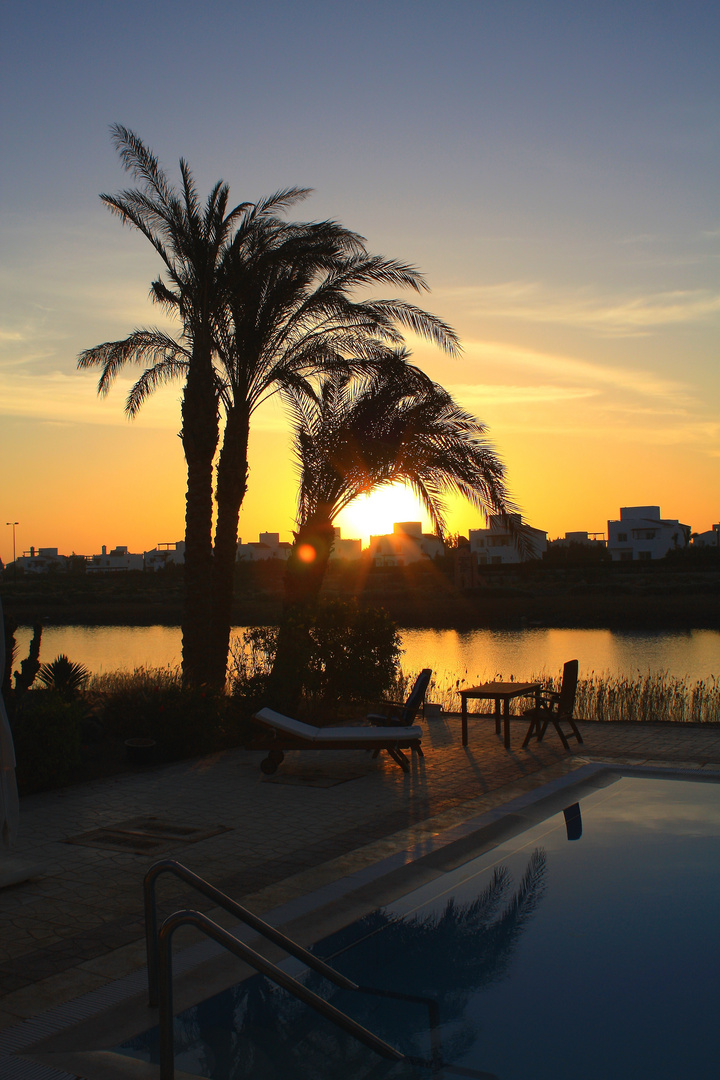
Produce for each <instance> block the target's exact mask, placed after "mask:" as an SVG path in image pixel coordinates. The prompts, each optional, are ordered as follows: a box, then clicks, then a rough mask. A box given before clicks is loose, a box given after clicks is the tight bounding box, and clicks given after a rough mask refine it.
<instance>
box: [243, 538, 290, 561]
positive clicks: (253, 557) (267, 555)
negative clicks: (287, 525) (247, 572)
mask: <svg viewBox="0 0 720 1080" xmlns="http://www.w3.org/2000/svg"><path fill="white" fill-rule="evenodd" d="M291 551H292V544H290V543H289V542H288V541H287V540H281V539H280V533H271V532H264V533H260V535H259V537H258V540H257V541H256V542H253V541H251V542H250V543H249V544H243V542H242V539H241V538H240V537H238V545H237V553H236V555H235V559H236V561H237V562H265V560H266V559H283V560H287V559H289V558H290V552H291Z"/></svg>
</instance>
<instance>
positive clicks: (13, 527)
mask: <svg viewBox="0 0 720 1080" xmlns="http://www.w3.org/2000/svg"><path fill="white" fill-rule="evenodd" d="M5 524H6V525H12V531H13V566H15V526H16V525H19V524H20V522H19V521H6V522H5ZM15 569H17V567H15Z"/></svg>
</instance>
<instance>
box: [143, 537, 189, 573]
mask: <svg viewBox="0 0 720 1080" xmlns="http://www.w3.org/2000/svg"><path fill="white" fill-rule="evenodd" d="M143 559H144V560H145V569H146V570H152V571H155V570H163V569H164V568H165V567H166V566H173V565H175V566H178V565H182V564H183V563H184V562H185V541H184V540H177V541H176V542H175V543H174V544H158V545H157V547H154V548H153V549H152V551H145V552H143Z"/></svg>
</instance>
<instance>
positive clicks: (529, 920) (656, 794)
mask: <svg viewBox="0 0 720 1080" xmlns="http://www.w3.org/2000/svg"><path fill="white" fill-rule="evenodd" d="M579 813H580V815H581V820H580V819H579V818H578V813H577V811H575V812H574V813H573V812H571V813H569V814H568V815H563V814H562V813H560V814H556V815H555V816H553V817H550V818H548V819H547V820H546V821H544V822H542V823H541V824H539V825H536V826H534V827H533V828H531V829H529V830H528V831H526V832H524V833H522V834H521V835H518V836H516V837H514V838H513V839H512V840H511V841H509V842H507V843H505V844H502V845H501V846H499V847H497V848H495V849H493V850H492V851H490V852H487V853H485V854H484V855H482V856H480V857H478V858H476V859H474V860H472V861H471V862H468V863H465V864H464V865H463V866H461V867H459V868H458V869H456V870H454V871H452V872H450V873H447V874H445V875H443V876H442V877H441V878H438V879H437V880H435V881H434V882H432V883H431V884H429V885H425V886H423V887H422V888H420V889H417V890H415V891H414V892H412V893H409V894H408V895H406V896H405V897H403V898H402V899H401V900H399V901H396V902H393V903H392V904H391V905H389V906H387V907H385V908H382V909H379V910H377V911H375V912H373V913H371V914H370V915H367V916H366V917H365V918H363V919H361V920H359V921H358V922H356V923H354V924H353V925H352V926H350V927H347V928H345V929H344V930H342V931H341V932H340V933H338V934H334V935H333V936H332V937H329V938H326V939H325V940H324V941H322V942H320V943H319V944H318V945H317V946H316V948H315V950H314V951H315V952H317V953H318V954H319V955H321V956H323V957H324V958H325V959H328V960H329V961H330V963H331V964H332V965H333V966H334V967H336V968H337V969H338V970H340V971H342V972H344V973H345V974H346V975H348V976H349V977H350V978H352V979H354V980H355V981H356V982H358V983H361V984H364V985H366V986H372V987H375V988H377V989H380V990H382V989H387V990H393V991H395V992H398V993H399V994H406V995H408V996H412V997H414V998H418V997H419V998H427V999H432V1000H433V1001H434V1002H437V1006H438V1008H439V1018H440V1023H439V1026H438V1027H436V1028H435V1030H434V1031H431V1030H430V1026H429V1019H428V1018H429V1015H430V1012H429V1009H428V1008H427V1007H426V1006H425V1005H423V1004H422V1003H418V1002H417V1001H409V1000H408V1001H406V1000H403V999H402V998H398V999H389V998H383V997H378V996H374V995H366V994H362V995H361V994H349V993H347V992H341V991H338V990H337V989H336V988H334V987H332V986H329V985H328V984H327V983H326V982H324V981H323V980H321V979H320V978H319V977H317V976H316V975H314V974H310V975H307V976H306V978H305V981H306V982H307V984H308V985H310V986H312V988H313V989H315V990H316V991H318V992H319V993H321V994H322V995H323V996H324V997H326V998H327V999H328V1000H331V1001H332V1002H333V1003H334V1004H335V1005H337V1006H338V1007H339V1008H341V1009H343V1010H344V1011H346V1012H348V1013H349V1014H350V1015H351V1016H353V1017H354V1018H355V1019H357V1020H359V1021H360V1023H362V1024H364V1025H365V1026H366V1027H367V1028H369V1029H370V1030H371V1031H373V1032H375V1033H376V1034H378V1035H380V1036H381V1037H382V1038H384V1039H386V1040H387V1041H388V1042H390V1043H392V1044H393V1045H395V1046H397V1047H398V1048H400V1049H401V1050H403V1051H404V1052H405V1053H407V1054H410V1055H415V1056H420V1057H425V1058H428V1057H430V1055H431V1052H432V1047H433V1042H434V1044H435V1045H436V1046H437V1045H438V1043H439V1044H440V1046H441V1054H442V1058H443V1059H444V1060H445V1061H446V1062H448V1063H450V1064H451V1065H453V1066H455V1067H456V1068H458V1069H466V1070H474V1071H475V1072H474V1075H478V1074H480V1075H486V1076H488V1075H489V1076H492V1075H494V1076H496V1077H498V1078H500V1080H545V1078H547V1080H551V1078H552V1080H578V1078H582V1080H608V1078H609V1077H617V1078H625V1077H627V1078H632V1080H644V1078H646V1077H647V1078H652V1080H666V1078H667V1080H678V1078H679V1077H683V1078H684V1077H688V1078H690V1077H692V1078H693V1080H705V1078H708V1080H709V1078H710V1077H712V1078H713V1080H716V1078H717V1076H718V1068H719V1066H718V1062H720V1024H719V1023H718V1006H719V1005H720V918H719V914H720V903H719V900H720V785H718V784H714V783H701V782H697V783H695V782H689V781H684V780H670V779H662V780H661V779H640V778H622V779H619V780H618V781H617V782H615V783H613V784H611V785H610V786H609V787H606V788H603V789H602V790H599V791H593V792H591V793H590V794H588V795H587V796H583V798H582V799H581V802H580V810H579ZM566 818H567V820H566ZM570 836H574V837H577V838H576V839H572V840H570V839H569V837H570ZM284 966H286V967H287V968H288V969H289V970H291V971H293V973H296V972H297V971H299V970H300V968H299V965H298V964H296V962H294V961H292V962H290V963H288V964H287V965H284ZM119 1051H120V1052H121V1053H124V1054H128V1055H130V1056H133V1057H139V1058H142V1059H144V1060H150V1061H157V1060H158V1046H157V1029H154V1030H153V1031H150V1032H146V1033H144V1034H143V1035H141V1036H138V1037H137V1038H135V1039H133V1040H132V1041H131V1042H129V1043H127V1044H125V1045H124V1046H123V1047H120V1048H119ZM176 1067H177V1068H178V1069H184V1070H186V1071H187V1072H190V1073H196V1074H199V1075H201V1076H205V1077H209V1078H211V1080H245V1078H248V1080H281V1078H282V1080H321V1078H325V1077H327V1078H328V1080H337V1078H340V1077H348V1078H352V1080H356V1078H362V1077H368V1078H370V1077H372V1078H373V1080H376V1078H378V1080H379V1078H390V1077H392V1078H395V1077H398V1078H399V1077H403V1078H404V1077H408V1078H410V1077H422V1078H423V1080H424V1078H425V1077H428V1078H429V1077H430V1076H431V1075H433V1074H432V1073H431V1071H430V1070H426V1069H422V1068H417V1067H412V1066H409V1065H407V1064H398V1063H393V1062H386V1061H383V1060H382V1059H380V1058H379V1057H378V1056H377V1055H375V1054H374V1053H373V1052H372V1051H370V1050H368V1049H366V1048H365V1047H363V1046H361V1045H359V1044H358V1043H357V1042H355V1040H353V1039H352V1038H351V1037H350V1036H347V1035H345V1034H344V1033H342V1032H340V1031H338V1030H337V1029H336V1028H335V1027H333V1026H332V1025H331V1024H330V1023H329V1022H327V1021H325V1020H323V1019H322V1018H320V1017H319V1016H317V1014H316V1013H314V1012H313V1011H312V1010H310V1009H309V1008H307V1007H306V1006H304V1005H302V1004H300V1003H299V1002H297V1001H296V1000H294V999H293V998H291V997H289V996H288V995H287V994H286V993H285V992H284V991H281V990H279V989H277V988H275V987H272V986H270V984H269V983H267V982H266V981H265V980H264V979H263V978H262V977H260V976H257V977H255V978H251V979H248V980H246V981H245V982H243V983H240V984H238V985H237V986H235V987H233V988H232V989H230V990H227V991H225V992H224V993H222V994H219V995H217V996H216V997H214V998H211V999H209V1000H208V1001H205V1002H203V1003H202V1004H200V1005H197V1006H195V1007H193V1008H192V1009H189V1010H188V1011H187V1012H185V1013H183V1014H181V1015H180V1016H179V1017H178V1018H177V1019H176ZM435 1075H440V1076H444V1075H447V1076H448V1077H450V1076H452V1075H453V1073H452V1071H450V1070H447V1072H445V1071H443V1072H440V1073H436V1074H435ZM466 1075H467V1073H466Z"/></svg>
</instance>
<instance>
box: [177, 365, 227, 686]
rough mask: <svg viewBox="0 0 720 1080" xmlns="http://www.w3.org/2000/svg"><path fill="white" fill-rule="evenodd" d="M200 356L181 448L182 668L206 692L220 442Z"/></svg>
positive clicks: (186, 398)
mask: <svg viewBox="0 0 720 1080" xmlns="http://www.w3.org/2000/svg"><path fill="white" fill-rule="evenodd" d="M199 351H200V350H199V349H196V350H195V355H194V356H193V362H192V363H191V364H190V366H189V371H188V378H187V383H186V384H185V390H184V393H183V402H182V420H183V426H182V442H183V449H184V451H185V460H186V462H187V477H188V484H187V495H186V497H185V599H184V605H183V616H182V624H181V625H182V666H183V682H184V684H185V685H186V686H201V685H202V684H203V683H204V682H205V681H206V675H207V671H208V667H209V663H210V647H209V645H210V639H211V631H212V567H213V552H212V518H213V475H212V465H213V458H214V457H215V450H216V448H217V441H218V412H217V402H216V399H215V393H214V387H213V383H212V367H211V363H210V350H209V349H208V350H207V359H206V362H205V363H204V364H203V363H202V360H205V357H204V356H198V355H197V353H198V352H199Z"/></svg>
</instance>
